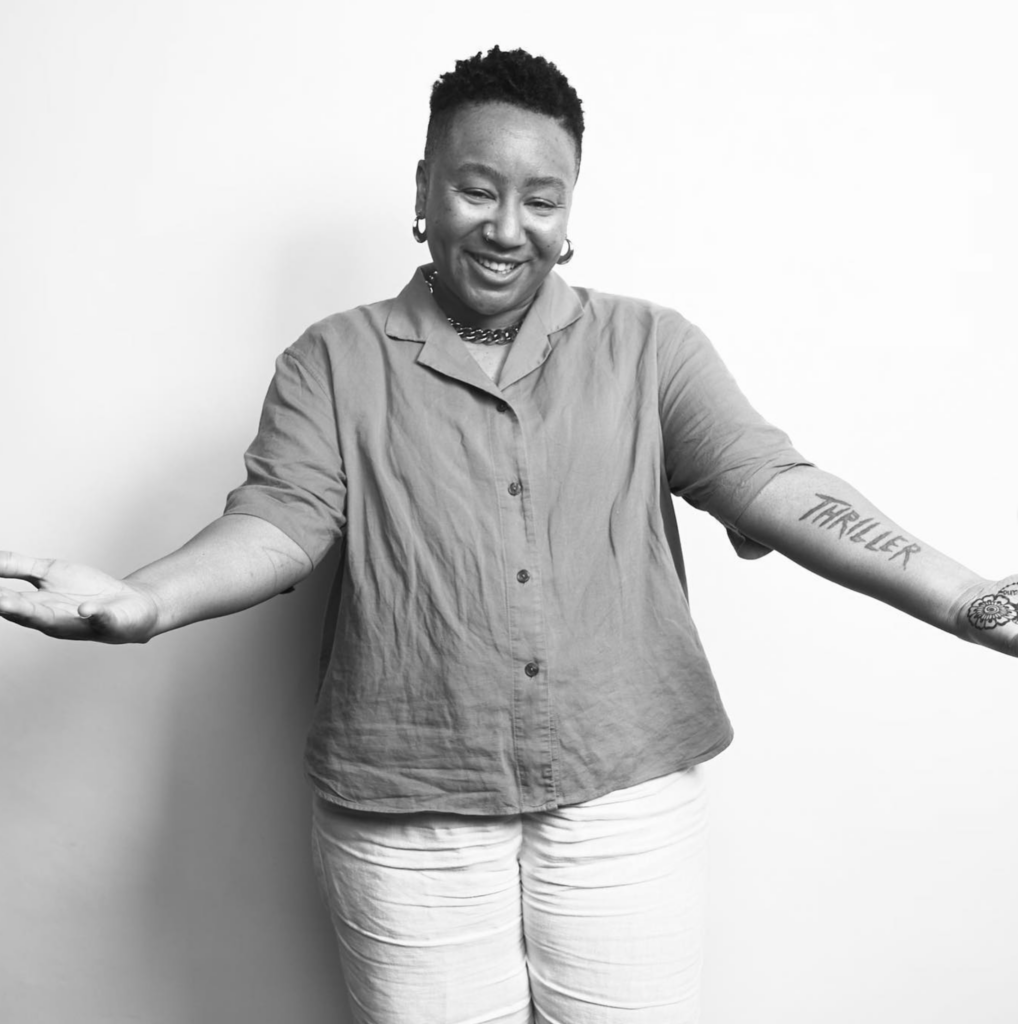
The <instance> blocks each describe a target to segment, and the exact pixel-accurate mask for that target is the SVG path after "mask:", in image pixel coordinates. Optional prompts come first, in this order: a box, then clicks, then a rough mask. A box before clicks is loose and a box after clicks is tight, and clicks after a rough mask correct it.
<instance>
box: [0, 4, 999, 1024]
mask: <svg viewBox="0 0 1018 1024" xmlns="http://www.w3.org/2000/svg"><path fill="white" fill-rule="evenodd" d="M666 6H667V8H668V9H669V10H670V11H671V14H669V15H668V16H667V17H665V16H663V15H662V14H661V12H660V9H663V8H665V7H666ZM495 42H498V43H499V44H500V45H502V46H503V47H511V46H516V45H522V46H525V47H527V48H528V49H531V50H532V51H534V52H539V53H543V54H545V55H546V56H548V57H550V58H551V59H552V60H554V61H556V62H557V63H558V64H559V66H560V67H561V68H562V69H563V70H564V71H565V72H566V74H568V75H569V76H570V78H571V79H572V80H573V82H574V84H575V85H576V87H577V88H578V90H579V92H580V94H581V96H582V97H583V99H584V101H585V105H586V110H587V115H588V137H587V139H586V141H585V145H584V165H583V169H582V173H581V176H580V182H579V187H578V191H577V195H576V206H575V210H574V215H573V221H572V224H571V230H570V236H571V238H572V239H573V242H574V244H575V246H576V249H577V256H576V259H575V260H574V262H573V263H572V264H571V265H570V267H569V268H567V274H566V276H567V278H568V279H569V280H571V281H573V282H574V283H577V284H584V285H589V286H593V287H598V288H603V289H605V290H609V291H614V292H621V293H628V294H636V295H640V296H643V297H646V298H650V299H654V300H656V301H658V302H661V303H664V304H668V305H672V306H675V307H677V308H678V309H680V310H682V311H683V312H684V313H685V314H686V315H687V316H689V317H690V318H691V319H693V320H695V321H696V322H698V323H699V324H701V326H703V327H704V328H705V330H706V331H707V332H708V334H709V335H710V336H711V337H712V338H713V340H714V341H715V343H716V344H717V346H718V347H719V348H720V350H721V352H722V354H723V355H724V356H725V358H726V359H727V361H728V363H729V365H730V366H731V368H732V370H733V372H734V373H735V374H736V376H737V377H738V378H739V380H740V382H741V383H742V385H743V387H744V388H745V390H746V391H747V392H748V393H749V395H750V397H751V398H752V399H753V400H754V402H755V404H756V405H757V406H758V407H759V408H760V409H761V411H763V412H764V413H765V415H768V416H769V417H770V418H771V419H773V420H775V421H776V422H778V423H779V424H780V425H781V426H783V427H784V428H785V429H786V430H788V431H789V432H790V433H791V435H792V437H793V439H794V440H795V442H796V443H797V444H798V446H799V447H800V448H801V449H802V450H803V451H804V452H805V453H807V454H808V455H809V456H810V457H812V458H813V459H815V460H816V461H817V462H819V463H820V464H821V465H823V466H824V467H825V468H827V469H830V470H832V471H834V472H837V473H840V474H841V475H843V476H845V477H847V478H848V479H849V480H851V481H852V482H853V483H855V484H856V485H857V486H858V487H860V488H861V489H862V490H863V491H864V493H867V494H868V495H869V496H870V497H872V498H873V499H874V500H876V501H877V503H878V504H879V505H881V506H882V507H883V508H884V509H885V511H886V512H887V513H888V514H889V515H891V516H893V517H895V518H896V519H898V521H899V522H901V523H902V524H903V525H904V526H905V527H906V529H908V530H909V531H912V532H914V533H915V534H917V535H918V536H919V537H920V538H922V539H923V540H925V541H927V542H929V543H931V544H934V545H936V546H938V547H941V548H942V549H943V550H946V551H947V552H949V553H950V554H952V555H954V556H955V557H956V558H958V559H960V560H962V561H964V562H966V563H967V564H969V565H971V566H972V567H973V568H975V569H977V570H978V571H980V572H982V573H984V574H986V575H992V576H999V575H1003V574H1005V573H1007V572H1011V571H1015V570H1016V569H1018V522H1016V510H1018V479H1016V473H1015V453H1016V440H1015V400H1014V386H1015V378H1016V370H1018V356H1016V348H1015V344H1016V331H1015V326H1014V320H1013V316H1012V308H1011V306H1012V299H1013V294H1014V281H1015V279H1016V270H1018V266H1016V263H1018V257H1016V250H1015V246H1014V241H1013V240H1014V238H1015V237H1016V235H1018V201H1016V198H1015V190H1014V182H1015V181H1016V180H1018V144H1016V141H1015V130H1014V111H1013V103H1014V97H1015V96H1016V95H1018V71H1016V63H1015V61H1014V56H1013V55H1014V51H1015V46H1016V42H1018V26H1016V24H1015V23H1014V21H1013V20H1012V16H1011V15H1010V5H1007V4H1005V3H1004V2H1003V0H1001V2H999V3H992V2H987V0H972V2H967V3H961V2H954V3H937V2H935V0H927V2H925V3H920V2H918V0H915V2H910V0H884V2H881V3H875V2H871V0H861V2H858V0H857V2H855V3H852V4H842V3H835V2H819V3H817V2H810V0H801V2H797V3H792V2H785V3H777V4H768V5H764V4H758V3H754V2H752V0H743V2H723V0H721V2H719V0H712V2H709V3H708V2H706V0H702V2H695V3H681V2H679V3H674V4H668V5H664V4H660V5H658V4H655V5H649V6H644V5H643V4H641V3H639V2H633V0H630V2H627V3H625V4H621V5H612V6H610V7H609V6H608V5H605V6H604V7H600V8H599V7H598V6H596V5H593V4H584V5H579V4H576V5H573V4H567V3H560V4H556V5H552V4H547V3H535V4H531V3H516V4H514V5H512V6H511V7H509V8H507V7H505V6H504V5H487V6H483V7H477V6H475V5H473V4H466V3H461V2H459V0H455V2H446V3H441V4H431V5H425V4H414V5H409V4H407V5H399V4H386V3H379V4H356V5H355V4H352V3H345V4H344V3H324V2H320V0H289V2H287V3H285V4H284V3H273V2H270V0H244V2H241V0H236V2H231V0H173V2H172V3H171V2H169V0H150V2H147V3H141V4H139V3H136V2H129V0H93V2H92V3H88V4H76V3H73V2H72V0H6V3H4V5H3V7H2V8H0V97H2V101H0V103H2V109H0V118H2V121H0V139H2V143H0V144H2V146H3V150H4V152H3V159H2V160H0V204H2V210H0V223H2V231H0V287H2V289H3V301H2V302H0V345H2V348H3V361H2V364H0V365H2V380H3V387H2V392H0V394H2V404H0V468H2V476H0V480H2V484H0V486H2V491H0V499H2V502H0V545H2V546H4V547H10V548H13V549H16V550H23V551H26V552H29V553H33V554H39V555H55V556H62V557H73V558H75V559H78V560H82V561H89V562H92V563H94V564H98V565H101V566H103V567H104V568H107V569H108V570H110V571H114V572H117V573H126V572H128V571H130V570H131V569H133V568H135V567H136V566H138V565H139V564H142V563H144V562H147V561H150V560H152V559H153V558H155V557H157V556H159V555H160V554H162V553H164V552H165V551H167V550H169V549H171V548H172V547H175V546H176V545H177V544H179V543H180V542H182V541H183V540H184V539H186V538H187V537H188V536H190V535H191V534H192V533H194V532H195V531H196V530H197V529H199V528H200V527H201V526H202V525H203V524H204V523H205V522H206V521H208V520H209V519H211V518H213V517H214V516H215V515H217V514H218V512H219V510H220V508H221V504H222V499H223V497H224V495H225V493H226V492H227V490H229V488H230V487H232V486H233V485H234V484H235V483H237V482H238V481H239V479H240V476H241V463H240V455H241V452H242V450H243V448H244V447H245V445H246V444H247V442H248V440H249V439H250V437H251V436H252V434H253V431H254V428H255V424H256V417H257V413H258V409H259V406H260V402H261V398H262V395H263V393H264V389H265V386H266V384H267V382H268V379H269V376H270V374H271V369H272V360H273V358H274V356H275V355H276V353H277V352H278V351H279V350H280V349H282V348H283V347H284V346H285V345H287V344H288V343H289V342H290V341H291V340H293V339H294V338H295V337H296V336H297V335H298V334H299V333H300V331H301V330H302V329H303V328H304V326H305V325H306V324H308V323H309V322H311V321H312V320H315V319H318V318H319V317H321V316H323V315H326V314H328V313H330V312H332V311H334V310H337V309H343V308H347V307H349V306H351V305H354V304H357V303H362V302H368V301H373V300H375V299H380V298H384V297H386V296H389V295H392V294H394V293H395V292H396V291H397V290H398V289H399V288H400V287H401V286H402V285H403V283H404V282H405V280H406V279H407V277H408V276H409V274H410V272H411V270H412V268H413V267H414V266H415V265H416V264H417V263H418V262H422V261H423V260H424V259H425V258H426V256H425V253H424V252H423V250H421V249H419V248H418V247H417V246H415V245H414V243H413V241H412V240H411V236H410V223H411V220H412V215H413V172H414V164H415V161H416V159H417V158H418V156H419V155H420V153H421V149H422V145H423V136H424V128H425V122H426V115H427V98H428V91H429V88H430V84H431V82H432V81H433V79H434V78H435V77H436V76H437V75H438V74H439V73H441V72H442V71H444V70H447V69H449V68H450V67H451V66H452V64H453V62H454V60H455V59H456V58H457V57H462V56H466V55H467V54H469V53H473V52H475V51H477V50H479V49H487V48H488V47H489V46H490V45H492V44H493V43H495ZM680 516H681V525H682V528H683V531H684V540H685V546H686V550H687V555H688V561H689V568H690V578H691V596H692V601H693V610H694V614H695V615H696V616H697V620H698V622H699V624H700V627H701V632H702V634H703V638H704V641H705V643H706V645H707V648H708V650H709V651H710V652H711V654H712V660H713V662H714V666H715V670H716V674H717V676H718V678H719V681H720V683H721V687H722V692H723V694H724V696H725V699H726V703H727V705H728V708H729V711H730V713H731V715H732V717H733V719H734V721H735V725H736V730H737V733H738V737H737V740H736V743H735V744H734V746H733V747H732V748H731V749H730V750H729V751H728V752H726V753H725V754H724V755H723V756H722V757H720V758H719V759H718V760H717V761H716V762H713V763H712V764H711V766H710V769H709V780H710V786H711V790H712V799H713V833H712V845H713V896H712V910H711V917H710V935H709V949H708V956H709V959H708V965H707V968H706V978H705V981H706V989H705V1017H704V1024H746V1022H747V1021H753V1022H754V1024H815V1022H816V1021H819V1020H822V1021H824V1022H825V1024H858V1022H859V1021H875V1022H879V1024H883V1022H887V1024H892V1022H893V1024H898V1022H901V1021H922V1022H923V1024H941V1022H943V1024H948V1022H952V1024H953V1022H956V1021H959V1020H966V1021H976V1020H977V1021H979V1022H980V1024H1004V1022H1008V1024H1012V1022H1013V1021H1014V1020H1016V1019H1018V988H1016V986H1015V985H1014V963H1015V961H1016V958H1018V936H1016V933H1015V930H1014V927H1013V921H1014V919H1015V915H1016V912H1018V879H1016V875H1015V872H1014V864H1015V863H1016V862H1018V829H1016V826H1015V823H1014V821H1013V815H1012V808H1013V807H1014V806H1015V804H1016V797H1018V766H1016V764H1015V758H1014V755H1013V753H1012V751H1013V749H1014V737H1015V734H1016V731H1018V724H1016V723H1018V692H1016V685H1015V684H1016V683H1018V665H1016V663H1014V662H1012V661H1008V660H1007V659H1004V658H1001V657H997V656H994V655H991V654H989V653H987V652H985V651H982V650H979V649H976V648H973V647H970V646H967V645H965V644H961V643H959V642H958V641H956V640H954V639H952V638H951V637H949V636H947V635H945V634H939V633H937V632H936V631H934V630H931V629H929V628H928V627H925V626H922V625H919V624H917V623H914V622H912V621H911V620H909V619H907V618H905V617H904V616H902V615H900V614H898V613H896V612H893V611H891V610H889V609H886V608H884V607H883V606H880V605H877V604H874V603H872V602H867V601H866V600H864V599H862V598H859V597H857V596H856V595H854V594H851V593H847V592H843V591H839V590H838V589H837V588H835V587H833V586H831V585H830V584H827V583H825V582H822V581H820V580H818V579H816V578H813V577H810V576H809V575H808V574H807V573H805V572H803V571H802V570H799V569H797V568H795V567H794V566H792V565H790V564H789V563H787V562H784V561H783V560H782V559H781V558H780V557H779V556H776V555H772V556H770V557H768V558H767V559H765V560H763V561H762V562H755V563H743V562H740V561H738V560H737V559H736V558H735V557H734V555H732V554H731V552H730V551H729V549H728V545H727V541H726V539H725V537H724V534H723V531H722V530H720V528H718V527H717V526H716V525H715V524H714V523H713V522H712V521H710V520H709V519H708V518H707V517H704V516H701V515H699V514H697V513H694V512H693V511H692V510H690V509H686V508H682V509H680ZM327 582H328V581H327V579H326V578H325V575H324V574H321V573H320V574H318V575H316V577H315V578H313V579H312V580H311V581H309V582H308V583H307V584H305V585H304V586H303V587H301V588H300V589H299V591H298V592H297V593H296V594H294V595H292V596H290V597H286V598H280V599H277V600H275V601H273V602H271V603H270V604H268V605H265V606H262V607H260V608H258V609H255V610H253V611H251V612H248V613H245V614H243V615H241V616H237V617H235V618H232V619H228V620H221V621H217V622H211V623H204V624H202V625H199V626H195V627H192V628H190V629H188V630H185V631H182V632H180V633H176V634H170V635H167V636H165V637H160V638H158V639H157V640H155V641H153V642H152V643H151V644H149V645H147V646H145V647H137V648H123V649H120V648H104V647H100V646H91V645H61V644H58V643H56V642H54V641H50V640H48V639H46V638H44V637H40V636H36V635H32V634H27V633H24V632H22V631H20V630H18V629H16V628H15V627H13V626H10V625H8V624H6V623H0V779H2V782H0V823H2V824H0V836H2V838H0V906H2V908H3V912H2V914H0V1018H2V1019H3V1020H9V1021H12V1022H18V1024H64V1022H66V1021H69V1020H74V1021H76V1022H77V1024H99V1022H102V1024H121V1022H124V1024H126V1022H128V1021H131V1022H136V1021H140V1022H144V1024H208V1022H216V1024H232V1022H238V1024H239V1022H244V1024H277V1022H279V1021H293V1022H300V1024H305V1022H306V1024H324V1022H327V1021H330V1022H331V1021H339V1022H340V1024H346V1022H348V1021H349V1016H348V1014H347V1012H346V1011H345V1009H344V1008H343V997H342V995H341V994H340V993H341V985H340V982H339V979H338V977H337V971H336V968H335V966H334V955H333V940H332V937H331V933H330V931H329V928H328V925H327V921H326V917H325V913H324V911H323V910H322V909H321V908H320V907H319V906H318V903H317V895H316V893H315V889H314V882H313V877H312V872H311V868H310V865H309V858H308V854H307V850H306V846H307V844H306V842H305V836H306V830H307V809H308V799H307V792H306V788H305V785H304V782H303V780H302V777H301V767H300V754H301V747H302V742H303V734H304V729H305V727H306V725H307V722H308V719H309V716H310V712H311V701H312V697H313V692H314V685H315V679H314V672H315V662H316V656H317V652H316V643H315V640H316V635H317V631H318V627H319V619H320V615H321V605H322V603H323V593H324V588H325V585H326V584H327Z"/></svg>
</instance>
